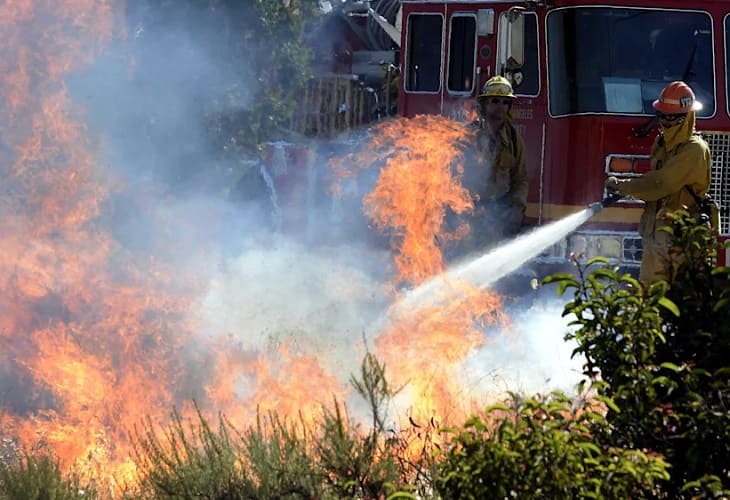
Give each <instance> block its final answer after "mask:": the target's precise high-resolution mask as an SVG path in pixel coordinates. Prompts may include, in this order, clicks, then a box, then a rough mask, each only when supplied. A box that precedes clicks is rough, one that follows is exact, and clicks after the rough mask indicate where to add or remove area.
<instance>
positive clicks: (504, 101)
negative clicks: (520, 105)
mask: <svg viewBox="0 0 730 500" xmlns="http://www.w3.org/2000/svg"><path fill="white" fill-rule="evenodd" d="M514 100H515V95H514V93H513V91H512V85H511V84H510V82H509V81H508V80H507V79H506V78H504V77H502V76H494V77H492V78H490V79H489V80H487V82H486V83H485V84H484V86H483V87H482V90H481V92H480V94H479V96H478V97H477V103H478V105H479V120H478V122H477V123H476V131H475V134H474V137H473V142H472V143H471V147H470V148H469V150H468V151H467V152H466V153H465V154H464V165H463V167H464V174H463V184H464V186H465V187H466V188H467V189H469V191H470V193H471V194H472V197H473V199H474V214H473V216H472V217H471V220H470V226H471V231H470V235H469V237H468V239H467V241H466V242H464V245H463V246H464V252H468V251H473V250H484V249H486V248H487V247H489V246H492V245H494V244H495V243H497V242H499V241H500V240H503V239H505V238H509V237H512V236H514V235H516V234H517V233H518V232H519V230H520V227H521V226H522V221H523V219H524V215H525V206H526V204H527V170H526V165H525V143H524V141H523V139H522V137H520V134H519V133H518V132H517V130H516V129H515V127H514V126H513V125H512V123H510V122H511V119H512V113H511V111H512V104H513V102H514Z"/></svg>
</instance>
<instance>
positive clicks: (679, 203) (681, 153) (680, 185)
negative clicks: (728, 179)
mask: <svg viewBox="0 0 730 500" xmlns="http://www.w3.org/2000/svg"><path fill="white" fill-rule="evenodd" d="M653 105H654V109H655V110H656V113H657V117H658V118H659V125H660V130H659V134H658V135H657V137H656V139H655V141H654V145H653V146H652V150H651V170H650V171H649V172H646V173H645V174H643V175H642V176H641V177H636V178H631V179H617V178H615V177H609V178H608V179H607V180H606V184H605V187H606V189H607V190H608V191H612V192H618V193H619V194H621V195H630V196H632V197H634V198H637V199H640V200H644V201H645V202H646V204H645V206H644V212H643V214H642V216H641V220H640V222H639V234H640V235H641V238H642V247H643V257H642V259H641V270H640V271H639V280H640V281H641V282H642V283H644V284H645V285H648V284H649V283H651V282H652V281H655V280H658V279H666V275H665V274H664V268H665V266H666V258H667V255H668V249H669V245H670V243H671V241H670V240H671V236H670V235H669V234H667V233H666V232H665V231H660V230H659V229H660V228H662V227H663V226H667V225H669V224H670V222H671V221H670V219H669V218H668V217H667V214H668V213H670V212H672V211H675V210H679V209H683V210H687V211H689V212H690V213H693V212H696V211H697V209H698V207H697V201H696V200H695V196H693V194H692V192H694V194H695V195H696V196H697V197H699V198H700V199H701V198H703V197H704V196H705V194H706V193H707V190H708V189H709V186H710V173H711V156H710V148H709V147H708V145H707V143H706V142H705V141H704V140H703V139H702V138H701V137H700V136H699V135H697V134H696V132H695V110H697V109H700V108H701V105H700V104H699V103H698V102H697V101H696V100H695V95H694V92H692V89H691V88H690V87H689V86H688V85H687V84H686V83H684V82H672V83H670V84H669V85H667V86H666V87H665V88H664V90H662V92H661V94H660V96H659V98H658V99H657V100H656V101H654V103H653ZM690 190H691V191H692V192H690Z"/></svg>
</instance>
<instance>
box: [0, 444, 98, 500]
mask: <svg viewBox="0 0 730 500" xmlns="http://www.w3.org/2000/svg"><path fill="white" fill-rule="evenodd" d="M36 498H37V499H43V500H81V499H84V500H89V499H94V498H98V495H97V492H96V491H95V490H94V489H93V488H92V487H90V486H88V485H82V484H81V481H80V480H79V478H78V477H76V476H75V475H70V476H67V477H64V475H63V474H62V473H61V469H60V467H59V464H58V462H57V461H56V460H55V459H54V458H53V457H51V456H49V455H47V454H45V453H41V454H37V455H28V454H24V455H22V456H19V457H17V460H14V461H10V462H7V461H4V460H0V499H3V500H28V499H36Z"/></svg>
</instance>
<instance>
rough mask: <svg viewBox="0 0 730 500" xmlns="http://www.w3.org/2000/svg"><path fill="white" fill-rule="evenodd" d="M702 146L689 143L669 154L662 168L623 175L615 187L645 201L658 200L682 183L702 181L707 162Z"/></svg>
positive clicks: (678, 187)
mask: <svg viewBox="0 0 730 500" xmlns="http://www.w3.org/2000/svg"><path fill="white" fill-rule="evenodd" d="M704 163H705V159H704V153H703V150H702V147H701V146H700V145H699V144H696V143H689V144H687V145H686V146H685V147H683V148H682V149H681V150H680V151H679V153H677V154H676V155H675V156H673V157H671V158H669V159H668V160H667V161H666V163H665V164H664V166H663V168H661V169H660V170H652V171H650V172H646V173H645V174H643V175H642V176H641V177H637V178H634V179H620V180H619V181H618V183H617V185H616V190H617V191H618V192H619V193H620V194H622V195H630V196H633V197H634V198H639V199H642V200H645V201H656V200H659V199H661V198H664V197H665V196H669V195H670V194H672V193H676V192H677V191H679V190H680V189H682V186H684V185H686V184H692V183H695V182H702V180H701V176H702V168H701V166H702V165H704Z"/></svg>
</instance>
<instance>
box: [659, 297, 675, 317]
mask: <svg viewBox="0 0 730 500" xmlns="http://www.w3.org/2000/svg"><path fill="white" fill-rule="evenodd" d="M659 305H660V306H662V307H664V309H666V310H668V311H669V312H671V313H672V314H674V315H675V316H677V317H679V308H678V307H677V304H675V303H674V302H672V301H671V300H669V299H668V298H666V297H662V298H660V299H659Z"/></svg>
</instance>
